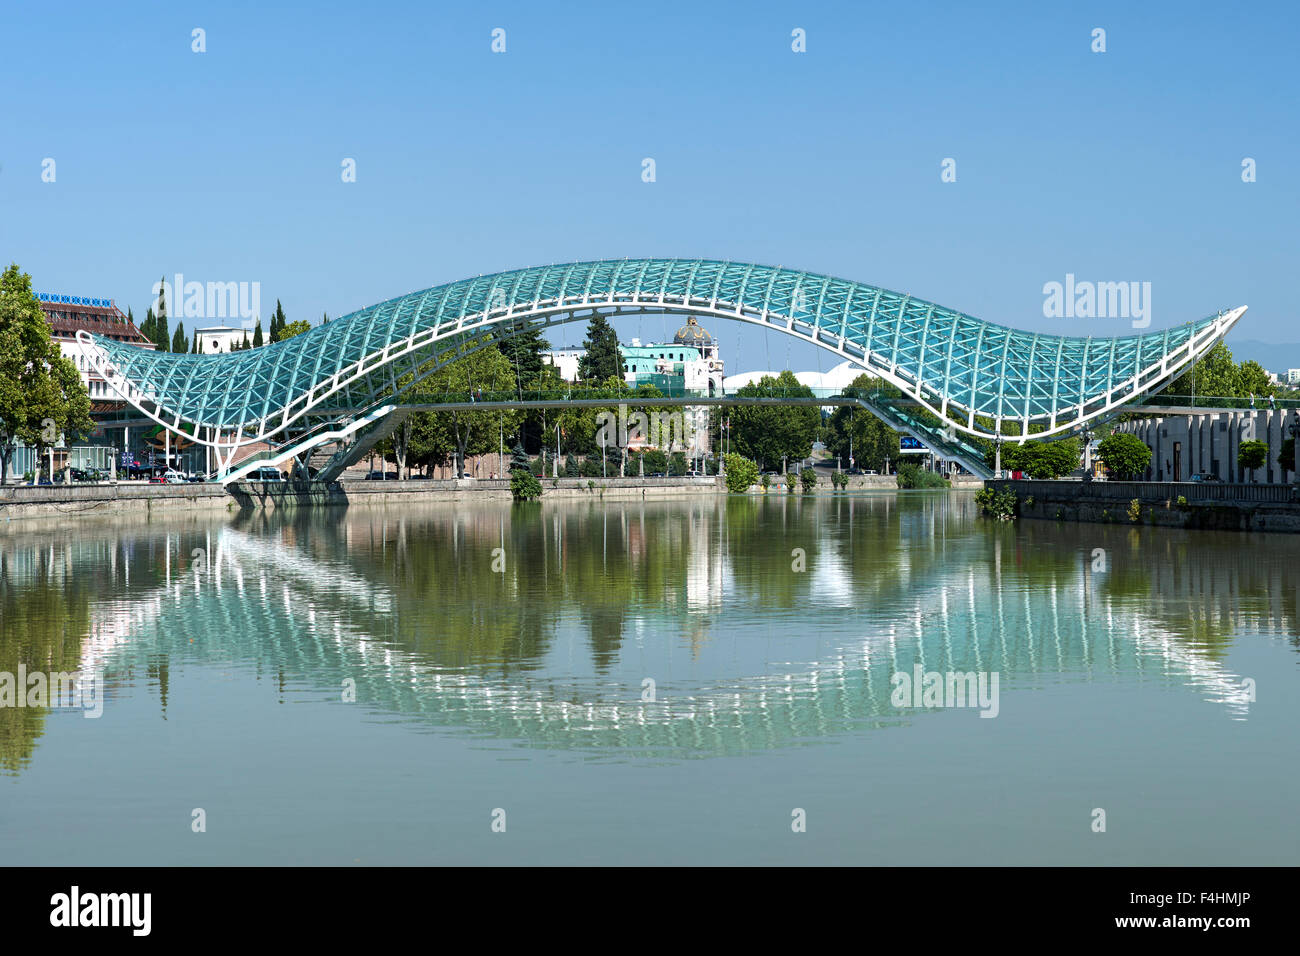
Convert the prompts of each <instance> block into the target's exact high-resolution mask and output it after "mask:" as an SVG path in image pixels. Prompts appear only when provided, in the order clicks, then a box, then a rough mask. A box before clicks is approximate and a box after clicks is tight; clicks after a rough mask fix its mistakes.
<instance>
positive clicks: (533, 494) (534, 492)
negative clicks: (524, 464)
mask: <svg viewBox="0 0 1300 956" xmlns="http://www.w3.org/2000/svg"><path fill="white" fill-rule="evenodd" d="M510 494H511V495H512V496H514V499H515V501H533V500H534V499H536V498H540V497H541V496H542V483H541V482H540V481H538V480H537V476H536V475H534V474H533V473H532V472H531V471H529V470H528V469H527V468H513V469H511V471H510Z"/></svg>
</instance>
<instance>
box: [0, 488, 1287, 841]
mask: <svg viewBox="0 0 1300 956" xmlns="http://www.w3.org/2000/svg"><path fill="white" fill-rule="evenodd" d="M1296 553H1297V552H1296V549H1295V542H1294V540H1293V539H1291V538H1289V537H1287V536H1260V535H1247V534H1216V533H1207V532H1181V531H1170V530H1166V529H1155V528H1149V527H1129V526H1124V525H1119V524H1117V525H1074V524H1055V523H1047V522H1022V523H1020V524H1018V525H1017V524H999V523H994V522H990V521H987V520H984V519H980V518H978V517H977V516H976V514H975V508H974V502H973V498H972V496H971V495H970V494H968V493H962V492H951V493H942V492H941V493H897V494H896V493H878V494H860V495H844V496H834V497H831V496H819V497H813V498H803V497H787V496H786V495H784V494H772V495H770V496H769V497H767V498H735V497H732V498H722V497H717V498H715V497H708V498H703V497H702V498H698V499H677V500H665V501H644V502H626V503H625V502H614V501H610V502H605V501H602V500H600V499H598V498H593V499H592V500H589V501H587V500H584V501H577V502H544V503H542V504H540V505H539V504H533V505H520V506H510V505H498V504H486V503H485V504H483V505H479V506H476V505H465V504H463V503H462V504H454V505H453V504H447V505H426V506H418V507H415V508H411V507H405V506H404V507H403V508H402V510H400V511H398V510H391V509H389V510H385V509H383V508H378V507H375V508H352V509H348V510H314V511H310V512H304V513H298V514H286V515H278V514H262V513H254V514H247V515H243V516H240V517H234V518H231V517H226V516H222V517H207V516H204V517H196V516H193V515H190V516H176V517H168V518H165V519H161V520H159V519H156V518H155V519H153V520H149V521H144V520H132V521H129V522H128V521H121V520H112V519H83V520H77V519H76V518H75V517H72V516H69V518H68V519H66V520H64V521H61V522H54V523H40V524H32V523H28V524H25V525H22V526H20V525H19V524H18V523H16V522H15V523H13V524H12V525H9V526H8V527H6V528H4V529H0V672H3V673H8V674H11V675H17V674H18V672H19V668H20V667H21V668H23V670H24V672H25V673H26V674H27V675H31V674H32V673H34V672H43V673H47V674H50V673H55V672H65V673H67V672H73V671H79V672H80V674H81V675H82V676H83V681H82V685H81V686H82V687H84V688H85V690H86V693H85V695H84V697H83V698H81V699H76V698H72V699H69V700H65V701H64V702H63V703H64V704H66V705H67V706H61V707H51V706H48V704H49V701H46V702H45V703H46V704H47V706H44V707H42V706H23V707H18V706H3V707H0V859H3V860H4V861H5V862H7V863H19V864H21V863H32V864H164V865H165V864H185V863H195V864H237V863H253V864H261V863H271V864H355V863H360V864H390V863H402V864H423V863H435V864H440V863H562V864H566V863H624V864H664V863H701V864H707V863H743V864H756V863H863V864H901V865H924V864H952V863H955V864H993V865H1000V864H1036V863H1053V864H1097V865H1101V864H1193V865H1210V864H1216V865H1217V864H1293V863H1294V862H1295V861H1296V859H1297V850H1298V849H1300V847H1298V845H1297V832H1300V831H1298V830H1297V828H1296V827H1295V825H1294V814H1295V807H1296V805H1297V796H1300V779H1298V773H1297V762H1296V755H1297V747H1296V744H1295V735H1296V731H1297V728H1298V727H1300V693H1298V691H1300V669H1298V668H1297V663H1300V660H1298V658H1297V650H1298V649H1300V638H1297V633H1298V631H1297V619H1296V612H1297V598H1298V597H1300V569H1298V568H1297V561H1296ZM95 674H102V682H101V684H100V685H99V692H98V693H97V694H96V693H95V692H94V687H95V685H94V682H93V680H91V676H92V675H95ZM927 675H933V677H932V678H931V677H929V676H927ZM951 675H956V677H955V678H952V677H951ZM29 679H30V678H29ZM918 679H919V680H918ZM2 680H3V678H0V681H2ZM10 680H11V681H16V680H17V677H16V676H15V677H12V678H10ZM912 683H916V684H917V685H918V686H916V687H912V686H911V685H912ZM935 687H937V688H938V690H937V692H935V694H934V695H933V696H927V695H925V694H924V693H923V688H929V689H930V690H932V691H933V690H934V689H935ZM964 688H965V689H969V690H970V691H972V693H971V694H970V695H968V696H963V695H962V694H961V693H954V691H957V692H960V691H962V690H963V689H964ZM980 691H983V696H982V697H981V696H980V694H979V692H980ZM2 693H3V686H2V685H0V699H3V697H2ZM13 702H14V699H13V698H10V699H9V703H10V704H12V703H13ZM37 703H40V701H38V702H37ZM95 713H98V714H99V716H97V717H88V716H87V715H93V714H95ZM1103 827H1104V828H1103Z"/></svg>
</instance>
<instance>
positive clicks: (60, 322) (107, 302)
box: [36, 292, 155, 412]
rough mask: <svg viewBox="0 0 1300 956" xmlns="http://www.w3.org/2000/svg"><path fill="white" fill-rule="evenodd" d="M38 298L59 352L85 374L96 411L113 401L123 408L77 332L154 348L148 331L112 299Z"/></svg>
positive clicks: (113, 403) (38, 295) (48, 294)
mask: <svg viewBox="0 0 1300 956" xmlns="http://www.w3.org/2000/svg"><path fill="white" fill-rule="evenodd" d="M36 298H37V299H38V300H39V301H40V303H41V311H42V312H43V313H44V314H45V319H46V321H48V322H49V323H50V329H51V330H52V331H51V335H50V337H51V338H52V339H54V341H55V342H57V343H58V344H59V352H60V354H62V355H63V356H64V358H70V359H72V361H73V363H74V364H75V365H76V366H77V371H78V372H80V373H81V382H82V384H83V385H85V386H86V391H87V392H89V393H90V402H91V410H92V412H93V411H94V410H95V405H97V404H101V405H102V404H106V403H107V404H111V405H112V406H113V407H114V409H115V410H116V409H120V408H121V407H122V405H123V402H122V400H121V399H120V398H118V397H117V395H116V393H114V392H113V391H112V390H111V389H110V388H109V387H108V383H107V382H106V381H104V379H103V378H102V377H101V376H100V375H98V374H97V373H96V372H95V371H94V369H93V367H92V366H91V363H90V357H89V356H88V355H86V351H85V348H84V347H83V346H82V344H81V343H80V342H78V341H77V332H79V331H81V330H82V329H85V330H86V331H87V332H92V333H94V334H95V335H103V336H106V337H108V338H110V339H112V340H113V341H115V342H124V343H126V344H128V345H138V346H139V347H140V348H145V349H152V348H154V347H155V346H154V344H153V342H151V341H149V340H148V339H147V338H145V336H144V333H143V332H141V331H140V330H139V329H137V328H136V327H135V325H134V324H133V323H132V322H130V321H128V320H127V317H126V316H125V315H123V314H122V310H121V309H119V308H118V307H117V306H116V305H115V304H114V303H113V300H112V299H90V298H84V297H82V296H75V295H55V294H51V293H46V292H41V293H38V294H37V296H36Z"/></svg>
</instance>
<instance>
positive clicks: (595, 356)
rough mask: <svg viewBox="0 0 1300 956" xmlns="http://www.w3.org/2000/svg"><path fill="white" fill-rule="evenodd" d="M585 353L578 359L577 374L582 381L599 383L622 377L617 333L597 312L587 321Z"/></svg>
mask: <svg viewBox="0 0 1300 956" xmlns="http://www.w3.org/2000/svg"><path fill="white" fill-rule="evenodd" d="M583 345H584V346H585V347H586V349H587V351H586V354H584V355H583V356H582V358H581V359H579V360H578V375H579V377H580V378H581V379H582V380H583V381H584V382H594V383H596V384H600V383H602V382H604V381H605V380H606V379H608V378H619V379H621V378H622V377H623V355H622V353H621V352H619V350H618V333H617V332H615V331H614V329H613V328H612V327H611V326H610V324H609V322H608V321H607V320H606V319H605V317H604V316H603V315H601V314H600V313H599V312H598V313H596V315H594V316H592V318H591V320H590V321H589V322H588V323H587V339H586V341H585V342H583Z"/></svg>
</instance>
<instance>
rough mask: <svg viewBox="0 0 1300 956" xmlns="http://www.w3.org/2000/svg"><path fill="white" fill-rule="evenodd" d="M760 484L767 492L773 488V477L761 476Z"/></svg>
mask: <svg viewBox="0 0 1300 956" xmlns="http://www.w3.org/2000/svg"><path fill="white" fill-rule="evenodd" d="M758 483H759V484H760V485H762V486H763V490H764V491H767V489H768V488H771V487H772V476H771V475H760V476H759V479H758Z"/></svg>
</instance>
